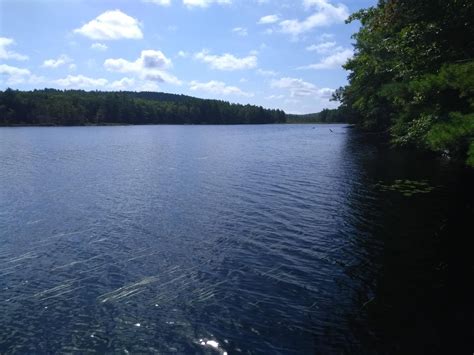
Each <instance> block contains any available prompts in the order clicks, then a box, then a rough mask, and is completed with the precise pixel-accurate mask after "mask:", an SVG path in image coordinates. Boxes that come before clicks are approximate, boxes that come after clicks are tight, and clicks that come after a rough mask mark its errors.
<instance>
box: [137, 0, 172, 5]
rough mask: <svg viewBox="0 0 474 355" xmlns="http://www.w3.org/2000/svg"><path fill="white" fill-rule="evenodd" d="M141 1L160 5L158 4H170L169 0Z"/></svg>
mask: <svg viewBox="0 0 474 355" xmlns="http://www.w3.org/2000/svg"><path fill="white" fill-rule="evenodd" d="M142 1H143V2H150V3H152V4H156V5H160V6H170V5H171V0H142Z"/></svg>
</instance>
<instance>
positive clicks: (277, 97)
mask: <svg viewBox="0 0 474 355" xmlns="http://www.w3.org/2000/svg"><path fill="white" fill-rule="evenodd" d="M284 98H285V95H269V96H265V99H267V100H282V99H284Z"/></svg>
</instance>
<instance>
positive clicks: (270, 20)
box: [257, 15, 280, 25]
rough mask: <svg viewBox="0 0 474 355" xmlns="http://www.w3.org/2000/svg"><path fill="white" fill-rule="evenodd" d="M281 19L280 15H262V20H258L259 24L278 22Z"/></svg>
mask: <svg viewBox="0 0 474 355" xmlns="http://www.w3.org/2000/svg"><path fill="white" fill-rule="evenodd" d="M279 20H280V16H278V15H267V16H263V17H261V18H260V20H258V22H257V24H259V25H268V24H272V23H275V22H278V21H279Z"/></svg>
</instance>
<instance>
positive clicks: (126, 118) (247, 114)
mask: <svg viewBox="0 0 474 355" xmlns="http://www.w3.org/2000/svg"><path fill="white" fill-rule="evenodd" d="M284 122H286V114H285V112H283V111H282V110H270V109H264V108H263V107H261V106H253V105H241V104H232V103H229V102H226V101H219V100H206V99H198V98H195V97H191V96H186V95H175V94H166V93H158V92H129V91H121V92H101V91H83V90H65V91H62V90H56V89H44V90H33V91H18V90H12V89H7V90H5V91H0V125H3V126H15V125H32V126H40V125H42V126H77V125H114V124H130V125H135V124H265V123H284Z"/></svg>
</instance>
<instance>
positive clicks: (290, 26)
mask: <svg viewBox="0 0 474 355" xmlns="http://www.w3.org/2000/svg"><path fill="white" fill-rule="evenodd" d="M304 5H305V7H306V8H307V9H313V8H315V10H316V12H315V13H313V14H312V15H310V16H309V17H307V18H306V19H304V20H298V19H291V20H284V21H281V22H280V23H279V26H280V30H281V32H283V33H287V34H290V35H292V36H295V37H297V36H299V35H300V34H302V33H305V32H308V31H310V30H312V29H314V28H315V27H321V26H329V25H332V24H335V23H341V22H343V21H345V20H346V19H347V18H348V17H349V10H348V8H347V6H345V5H343V4H337V5H333V4H331V3H330V2H329V0H304Z"/></svg>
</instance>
